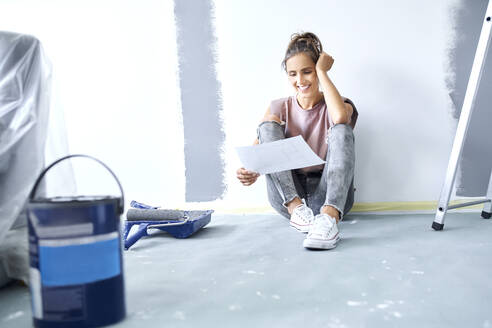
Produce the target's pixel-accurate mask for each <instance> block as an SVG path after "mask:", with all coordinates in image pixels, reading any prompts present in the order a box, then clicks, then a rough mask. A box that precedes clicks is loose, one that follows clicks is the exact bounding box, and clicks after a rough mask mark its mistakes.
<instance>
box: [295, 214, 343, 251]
mask: <svg viewBox="0 0 492 328" xmlns="http://www.w3.org/2000/svg"><path fill="white" fill-rule="evenodd" d="M339 240H340V235H339V233H338V226H337V220H336V219H335V218H332V217H331V216H329V215H328V214H318V215H316V217H315V218H314V222H313V226H312V227H311V230H309V233H308V235H307V237H306V239H305V240H304V243H303V246H304V247H306V248H316V249H332V248H335V247H336V246H337V242H338V241H339Z"/></svg>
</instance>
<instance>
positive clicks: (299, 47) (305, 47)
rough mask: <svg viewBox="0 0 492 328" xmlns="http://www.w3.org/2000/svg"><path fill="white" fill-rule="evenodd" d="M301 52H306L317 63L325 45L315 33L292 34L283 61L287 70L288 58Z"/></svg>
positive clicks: (283, 66) (283, 65)
mask: <svg viewBox="0 0 492 328" xmlns="http://www.w3.org/2000/svg"><path fill="white" fill-rule="evenodd" d="M301 52H304V53H306V54H307V55H308V56H309V57H311V59H312V60H313V62H314V63H315V64H316V62H317V61H318V58H319V55H320V54H321V53H322V52H323V46H322V45H321V42H320V41H319V39H318V37H317V36H316V35H315V34H314V33H311V32H304V33H294V34H292V36H291V37H290V42H289V45H288V46H287V50H286V51H285V57H284V60H283V61H282V68H283V69H284V70H285V71H287V64H286V63H287V60H288V59H289V58H290V57H293V56H295V55H297V54H298V53H301Z"/></svg>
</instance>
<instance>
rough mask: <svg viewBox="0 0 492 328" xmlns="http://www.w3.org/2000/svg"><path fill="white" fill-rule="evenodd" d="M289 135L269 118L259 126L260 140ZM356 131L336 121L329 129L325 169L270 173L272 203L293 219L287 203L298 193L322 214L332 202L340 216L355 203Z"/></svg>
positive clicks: (270, 199) (268, 188) (270, 198)
mask: <svg viewBox="0 0 492 328" xmlns="http://www.w3.org/2000/svg"><path fill="white" fill-rule="evenodd" d="M280 139H285V133H284V127H283V126H282V125H280V124H279V123H278V122H275V121H265V122H262V123H261V124H260V125H259V126H258V140H259V141H260V143H266V142H272V141H276V140H280ZM354 141H355V139H354V133H353V131H352V127H351V126H350V125H348V124H335V125H334V126H332V127H330V128H329V130H328V136H327V140H326V142H327V143H328V152H327V154H326V159H325V160H326V164H325V166H324V169H323V171H322V172H314V173H309V174H304V173H301V172H300V171H297V170H292V171H283V172H277V173H272V174H267V175H266V181H267V192H268V200H269V201H270V204H271V205H272V207H273V208H274V209H275V210H276V211H277V212H278V213H280V214H281V215H283V216H284V217H286V218H288V219H290V215H289V212H288V211H287V206H286V204H288V203H289V202H290V201H292V200H293V199H294V198H295V197H299V198H300V199H305V201H306V204H307V206H308V207H309V208H311V209H312V210H313V212H314V215H317V214H319V212H320V209H321V208H322V207H323V206H325V205H330V206H333V207H334V208H336V209H337V210H338V211H339V212H340V220H342V219H343V215H344V214H347V213H348V212H349V211H350V209H351V208H352V206H353V204H354V166H355V150H354Z"/></svg>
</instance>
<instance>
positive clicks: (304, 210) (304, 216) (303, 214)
mask: <svg viewBox="0 0 492 328" xmlns="http://www.w3.org/2000/svg"><path fill="white" fill-rule="evenodd" d="M294 211H296V213H297V214H298V217H299V218H300V219H301V220H302V221H303V222H305V223H311V222H312V219H311V220H310V219H309V218H310V217H312V211H311V209H310V208H309V207H307V206H306V204H305V203H304V202H303V203H302V204H300V205H297V207H296V208H295V209H294Z"/></svg>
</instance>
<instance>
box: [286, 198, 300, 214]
mask: <svg viewBox="0 0 492 328" xmlns="http://www.w3.org/2000/svg"><path fill="white" fill-rule="evenodd" d="M301 204H302V200H301V199H300V198H299V197H295V198H294V199H293V200H291V201H290V202H289V203H288V204H287V211H289V214H292V212H293V211H294V209H295V208H296V207H297V206H299V205H301Z"/></svg>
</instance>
